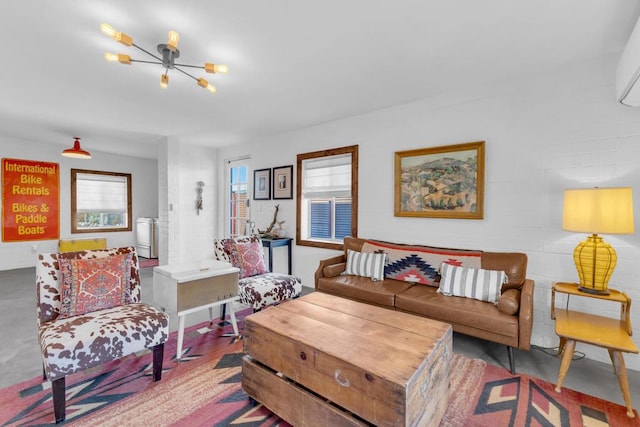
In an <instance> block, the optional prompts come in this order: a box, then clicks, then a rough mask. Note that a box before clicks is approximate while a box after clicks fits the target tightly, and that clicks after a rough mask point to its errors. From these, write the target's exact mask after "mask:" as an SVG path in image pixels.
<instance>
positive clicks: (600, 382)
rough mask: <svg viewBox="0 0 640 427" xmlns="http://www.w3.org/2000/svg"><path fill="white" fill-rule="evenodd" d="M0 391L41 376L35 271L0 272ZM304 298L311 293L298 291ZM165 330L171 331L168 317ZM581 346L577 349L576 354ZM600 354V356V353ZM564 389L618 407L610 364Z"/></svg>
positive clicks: (526, 362)
mask: <svg viewBox="0 0 640 427" xmlns="http://www.w3.org/2000/svg"><path fill="white" fill-rule="evenodd" d="M141 278H142V299H143V301H145V302H150V301H153V269H152V268H146V269H142V270H141ZM0 289H1V290H2V297H1V298H0V331H2V341H3V342H4V345H2V346H0V388H1V387H6V386H9V385H11V384H15V383H18V382H20V381H23V380H26V379H29V378H32V377H34V376H37V375H42V366H41V362H40V350H39V347H38V342H37V326H36V307H35V296H36V289H35V268H22V269H16V270H6V271H0ZM304 290H305V291H304V292H305V293H306V292H310V291H312V289H310V288H304ZM207 316H208V312H207V310H203V311H202V312H199V313H194V314H191V315H189V316H187V319H186V323H187V325H193V324H196V323H199V322H202V321H205V320H208V317H207ZM170 328H171V330H175V329H176V328H177V320H176V318H175V317H174V316H172V317H171V319H170ZM580 346H581V344H578V345H577V350H576V351H579V350H580ZM453 350H454V352H456V353H461V354H464V355H466V356H468V357H472V358H480V359H483V360H485V361H486V362H487V363H491V364H494V365H499V366H502V367H505V368H508V366H509V362H508V356H507V350H506V347H505V346H503V345H498V344H494V343H491V342H487V341H483V340H479V339H475V338H472V337H468V336H465V335H460V334H454V341H453ZM603 351H604V350H603ZM515 360H516V371H517V372H518V373H524V374H528V375H532V376H535V377H538V378H541V379H544V380H546V381H549V382H551V383H555V381H556V379H557V375H558V369H559V367H560V359H559V358H557V357H556V356H555V353H554V351H553V350H552V349H549V350H544V349H540V348H532V349H531V350H530V351H519V350H515ZM628 374H629V385H630V388H631V399H632V401H633V402H634V405H636V408H637V407H638V405H640V372H639V371H628ZM564 386H565V387H568V388H571V389H574V390H578V391H580V392H582V393H586V394H590V395H594V396H598V397H600V398H603V399H606V400H609V401H612V402H616V403H619V404H622V405H624V401H623V399H622V394H621V392H620V388H619V386H618V382H617V378H616V376H615V374H614V372H613V368H612V366H611V365H610V364H606V363H601V362H597V361H593V360H590V359H580V360H574V361H573V362H572V363H571V367H570V368H569V372H568V374H567V377H566V378H565V383H564Z"/></svg>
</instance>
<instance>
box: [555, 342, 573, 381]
mask: <svg viewBox="0 0 640 427" xmlns="http://www.w3.org/2000/svg"><path fill="white" fill-rule="evenodd" d="M560 339H561V340H562V339H564V340H565V344H564V345H563V348H564V354H563V355H562V361H561V362H560V373H559V374H558V383H557V384H556V388H555V390H556V392H557V393H560V390H561V389H562V382H563V381H564V377H565V376H566V375H567V371H568V370H569V365H570V364H571V360H572V359H573V351H574V350H575V349H576V342H575V341H574V340H568V339H566V338H560Z"/></svg>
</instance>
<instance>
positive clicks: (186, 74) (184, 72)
mask: <svg viewBox="0 0 640 427" xmlns="http://www.w3.org/2000/svg"><path fill="white" fill-rule="evenodd" d="M174 70H178V71H180V72H181V73H182V74H184V75H185V76H189V77H191V78H192V79H193V80H195V81H198V79H197V78H195V77H193V76H192V75H191V74H189V73H187V72H186V71H184V70H181V69H180V68H178V67H175V68H174Z"/></svg>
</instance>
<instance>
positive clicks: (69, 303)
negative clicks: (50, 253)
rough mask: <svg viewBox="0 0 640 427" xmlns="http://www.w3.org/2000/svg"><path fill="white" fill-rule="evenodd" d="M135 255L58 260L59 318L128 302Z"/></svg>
mask: <svg viewBox="0 0 640 427" xmlns="http://www.w3.org/2000/svg"><path fill="white" fill-rule="evenodd" d="M132 256H133V254H131V253H128V254H121V255H112V256H108V257H104V258H95V259H63V258H61V259H59V260H58V263H59V265H60V282H61V286H60V293H61V306H60V315H59V316H58V318H59V319H63V318H66V317H71V316H77V315H80V314H84V313H90V312H93V311H98V310H102V309H105V308H111V307H116V306H119V305H124V304H128V303H129V302H130V298H129V281H130V279H131V263H132Z"/></svg>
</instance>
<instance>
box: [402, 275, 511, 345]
mask: <svg viewBox="0 0 640 427" xmlns="http://www.w3.org/2000/svg"><path fill="white" fill-rule="evenodd" d="M396 309H397V310H400V311H405V312H408V313H413V314H419V315H422V316H425V317H428V318H430V319H436V320H440V321H442V322H447V323H450V324H452V325H453V326H454V328H453V329H454V331H457V330H458V329H457V327H456V325H462V326H464V327H466V328H473V329H476V330H483V331H487V332H490V333H493V334H499V335H503V336H505V337H517V336H518V333H519V331H518V316H511V315H508V314H505V313H502V312H500V310H498V307H496V306H495V305H494V304H489V303H486V302H484V301H479V300H476V299H472V298H461V297H447V296H444V295H442V294H440V293H438V292H437V289H436V288H433V287H430V286H413V287H411V288H409V289H407V290H406V291H403V292H401V293H399V294H398V295H396ZM498 342H500V341H498Z"/></svg>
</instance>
